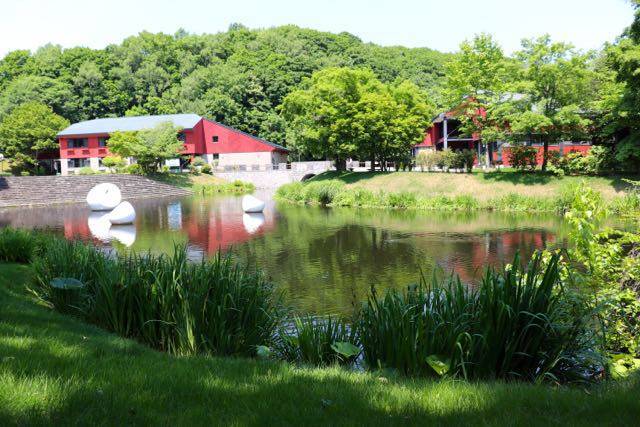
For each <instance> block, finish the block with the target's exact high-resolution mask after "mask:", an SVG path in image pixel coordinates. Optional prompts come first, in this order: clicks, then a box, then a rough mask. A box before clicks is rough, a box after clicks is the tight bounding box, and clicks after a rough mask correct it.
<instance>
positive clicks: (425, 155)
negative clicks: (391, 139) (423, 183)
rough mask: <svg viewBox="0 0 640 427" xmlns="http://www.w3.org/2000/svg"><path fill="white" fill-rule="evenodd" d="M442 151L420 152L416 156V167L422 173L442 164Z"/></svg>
mask: <svg viewBox="0 0 640 427" xmlns="http://www.w3.org/2000/svg"><path fill="white" fill-rule="evenodd" d="M441 157H442V151H436V150H420V151H419V152H418V154H417V155H416V165H417V166H418V167H420V168H421V169H422V170H423V171H425V170H426V171H427V172H428V171H431V170H433V169H434V168H435V167H436V166H438V165H439V164H440V163H442V159H441Z"/></svg>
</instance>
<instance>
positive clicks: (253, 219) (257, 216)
mask: <svg viewBox="0 0 640 427" xmlns="http://www.w3.org/2000/svg"><path fill="white" fill-rule="evenodd" d="M262 224H264V214H263V213H262V212H258V213H246V214H243V215H242V225H244V229H245V230H247V233H249V234H253V233H255V232H256V231H258V230H259V229H260V227H262Z"/></svg>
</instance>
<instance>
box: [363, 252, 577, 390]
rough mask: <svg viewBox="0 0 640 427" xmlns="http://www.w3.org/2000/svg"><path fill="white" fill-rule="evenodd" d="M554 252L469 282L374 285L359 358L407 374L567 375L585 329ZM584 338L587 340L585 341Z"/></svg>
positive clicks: (449, 280)
mask: <svg viewBox="0 0 640 427" xmlns="http://www.w3.org/2000/svg"><path fill="white" fill-rule="evenodd" d="M558 260H559V255H557V254H556V255H553V256H552V257H551V258H550V259H549V260H545V261H543V259H542V256H541V255H540V254H537V255H536V256H534V257H533V259H532V260H531V261H530V262H529V263H528V265H527V267H526V268H525V269H522V268H521V267H520V266H519V264H520V260H519V258H518V257H516V259H515V260H514V263H513V265H512V266H511V267H508V268H505V269H503V270H502V271H495V270H493V269H487V271H486V274H485V276H484V278H483V280H482V283H480V284H479V285H478V287H475V288H472V287H468V286H464V285H463V284H462V283H461V282H460V280H459V278H457V277H456V278H454V277H451V278H446V279H439V278H437V277H436V276H434V277H433V279H432V280H431V281H426V280H425V279H424V278H423V279H422V280H421V282H420V283H419V284H418V285H416V286H413V287H409V288H408V289H407V290H406V291H405V292H403V293H401V292H397V291H393V290H392V291H389V292H388V293H387V294H386V295H385V296H384V297H379V296H378V295H377V293H376V292H375V290H374V291H373V292H372V294H371V296H370V298H369V300H368V302H367V304H366V305H365V306H364V307H363V309H362V312H361V315H360V323H359V329H358V330H359V335H360V340H361V343H362V347H363V351H364V360H365V362H366V363H367V364H368V365H369V366H370V367H373V368H392V369H396V370H398V371H400V372H402V373H404V374H407V375H418V376H444V375H446V376H453V377H463V378H467V379H495V378H501V379H521V380H527V381H535V380H538V379H544V378H554V379H556V378H558V377H559V376H560V375H570V372H569V371H571V369H570V368H571V363H568V361H569V360H570V359H571V357H572V356H575V355H576V354H577V353H578V352H580V351H585V349H584V348H581V347H580V344H583V343H584V342H583V341H582V340H581V339H580V338H581V336H583V335H585V334H587V319H588V316H587V314H586V313H587V309H586V305H585V304H578V303H576V304H569V303H567V301H568V300H569V299H568V298H567V292H568V291H567V290H566V289H565V288H564V286H563V283H562V280H561V278H560V274H559V272H558ZM584 345H586V344H584Z"/></svg>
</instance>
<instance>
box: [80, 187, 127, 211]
mask: <svg viewBox="0 0 640 427" xmlns="http://www.w3.org/2000/svg"><path fill="white" fill-rule="evenodd" d="M121 201H122V193H120V189H119V188H118V186H117V185H115V184H111V183H110V182H104V183H102V184H98V185H96V186H95V187H93V188H92V189H91V190H89V193H88V194H87V204H88V205H89V207H90V208H91V210H92V211H110V210H111V209H113V208H115V207H116V206H118V204H120V202H121Z"/></svg>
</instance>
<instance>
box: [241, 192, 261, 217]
mask: <svg viewBox="0 0 640 427" xmlns="http://www.w3.org/2000/svg"><path fill="white" fill-rule="evenodd" d="M242 210H243V211H245V212H246V213H258V212H262V211H263V210H264V202H263V201H262V200H260V199H257V198H255V197H253V196H244V197H243V198H242Z"/></svg>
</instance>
